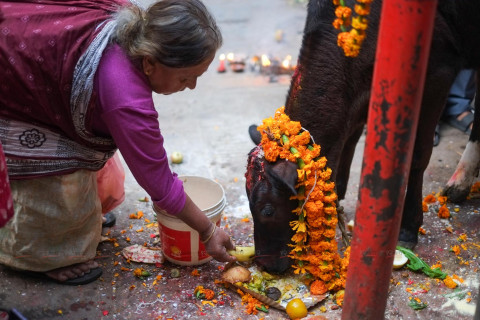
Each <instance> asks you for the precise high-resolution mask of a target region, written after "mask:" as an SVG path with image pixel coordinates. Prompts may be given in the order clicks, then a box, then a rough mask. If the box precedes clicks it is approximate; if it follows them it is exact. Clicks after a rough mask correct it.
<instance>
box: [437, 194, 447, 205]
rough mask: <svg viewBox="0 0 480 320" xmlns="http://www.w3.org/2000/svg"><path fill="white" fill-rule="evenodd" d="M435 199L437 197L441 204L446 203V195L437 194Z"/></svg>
mask: <svg viewBox="0 0 480 320" xmlns="http://www.w3.org/2000/svg"><path fill="white" fill-rule="evenodd" d="M437 199H438V202H439V203H440V204H442V205H443V204H445V203H447V197H445V196H439V197H438V198H437Z"/></svg>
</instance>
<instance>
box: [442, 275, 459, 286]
mask: <svg viewBox="0 0 480 320" xmlns="http://www.w3.org/2000/svg"><path fill="white" fill-rule="evenodd" d="M443 283H444V284H445V285H446V286H447V287H449V288H450V289H455V288H456V287H457V283H456V282H455V281H453V279H452V277H450V276H447V277H446V278H445V279H443Z"/></svg>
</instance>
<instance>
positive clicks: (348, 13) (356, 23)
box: [332, 0, 373, 57]
mask: <svg viewBox="0 0 480 320" xmlns="http://www.w3.org/2000/svg"><path fill="white" fill-rule="evenodd" d="M356 2H357V3H356V4H355V6H354V11H355V13H356V14H357V15H356V16H355V17H352V9H350V8H349V7H347V6H346V5H345V0H333V4H334V5H336V6H337V8H336V9H335V16H336V19H335V20H334V21H333V23H332V24H333V26H334V27H335V29H338V30H340V31H341V32H340V33H339V34H338V36H337V44H338V46H339V47H341V48H342V49H343V52H344V53H345V56H347V57H356V56H358V54H359V52H360V48H361V47H362V43H363V40H365V36H366V34H365V30H367V26H368V20H367V16H368V15H369V13H370V5H371V3H372V2H373V0H357V1H356ZM349 27H350V30H348V29H347V28H349Z"/></svg>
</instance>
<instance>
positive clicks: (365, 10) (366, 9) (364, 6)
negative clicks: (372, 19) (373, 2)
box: [354, 3, 370, 16]
mask: <svg viewBox="0 0 480 320" xmlns="http://www.w3.org/2000/svg"><path fill="white" fill-rule="evenodd" d="M354 10H355V13H356V14H358V15H360V16H368V14H369V13H370V4H368V3H359V4H356V5H355V6H354Z"/></svg>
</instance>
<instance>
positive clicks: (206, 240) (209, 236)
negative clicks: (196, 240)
mask: <svg viewBox="0 0 480 320" xmlns="http://www.w3.org/2000/svg"><path fill="white" fill-rule="evenodd" d="M215 230H217V225H216V224H213V229H212V232H210V234H209V235H208V237H207V239H205V240H203V241H202V242H203V243H207V242H208V241H210V239H212V237H213V234H214V233H215Z"/></svg>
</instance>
